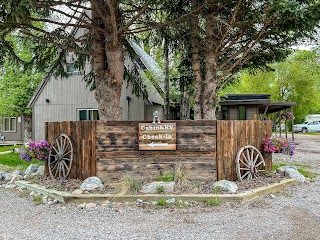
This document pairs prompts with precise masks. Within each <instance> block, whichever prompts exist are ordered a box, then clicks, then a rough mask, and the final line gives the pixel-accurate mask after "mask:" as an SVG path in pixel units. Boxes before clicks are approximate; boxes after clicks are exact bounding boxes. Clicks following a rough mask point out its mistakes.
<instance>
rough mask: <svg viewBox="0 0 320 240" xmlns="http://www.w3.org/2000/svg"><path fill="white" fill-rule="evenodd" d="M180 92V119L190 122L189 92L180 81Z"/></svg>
mask: <svg viewBox="0 0 320 240" xmlns="http://www.w3.org/2000/svg"><path fill="white" fill-rule="evenodd" d="M180 92H181V103H180V119H181V120H190V92H189V89H188V86H187V85H186V83H185V82H184V81H182V80H180Z"/></svg>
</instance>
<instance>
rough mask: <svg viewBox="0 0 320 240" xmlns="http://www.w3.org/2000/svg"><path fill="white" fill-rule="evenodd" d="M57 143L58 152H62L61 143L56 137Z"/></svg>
mask: <svg viewBox="0 0 320 240" xmlns="http://www.w3.org/2000/svg"><path fill="white" fill-rule="evenodd" d="M56 144H57V147H58V153H61V147H60V144H59V139H56Z"/></svg>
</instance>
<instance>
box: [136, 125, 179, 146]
mask: <svg viewBox="0 0 320 240" xmlns="http://www.w3.org/2000/svg"><path fill="white" fill-rule="evenodd" d="M176 149H177V147H176V123H139V150H155V151H157V150H176Z"/></svg>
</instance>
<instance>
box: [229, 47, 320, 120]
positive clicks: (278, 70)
mask: <svg viewBox="0 0 320 240" xmlns="http://www.w3.org/2000/svg"><path fill="white" fill-rule="evenodd" d="M269 68H270V69H272V70H271V71H263V70H257V71H255V72H249V71H248V70H245V71H242V72H241V73H240V75H239V77H238V79H237V80H236V81H235V83H233V84H230V85H228V86H227V88H226V89H225V90H224V91H223V94H225V93H268V94H271V99H272V100H273V101H280V102H281V101H289V102H296V103H297V106H296V107H295V109H294V116H295V122H301V121H303V120H304V118H305V116H306V115H308V114H315V113H320V52H319V51H317V50H313V51H296V52H294V53H293V54H291V55H290V56H289V57H288V58H287V59H286V61H284V62H278V63H274V64H270V65H269Z"/></svg>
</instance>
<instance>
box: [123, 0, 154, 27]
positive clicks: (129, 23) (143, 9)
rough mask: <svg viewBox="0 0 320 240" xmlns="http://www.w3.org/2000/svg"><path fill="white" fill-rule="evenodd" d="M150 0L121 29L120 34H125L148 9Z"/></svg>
mask: <svg viewBox="0 0 320 240" xmlns="http://www.w3.org/2000/svg"><path fill="white" fill-rule="evenodd" d="M150 2H151V1H150V0H149V1H148V2H147V3H146V4H145V5H144V6H143V7H142V8H141V9H140V10H139V12H138V13H137V14H136V15H135V16H134V17H133V18H132V19H131V20H130V21H129V22H128V23H127V24H126V25H125V26H124V27H123V28H122V29H120V31H119V32H120V33H123V32H125V31H126V30H127V29H128V28H129V27H130V26H131V25H132V24H133V23H134V22H135V21H136V20H137V19H138V18H139V17H140V16H141V15H142V14H143V13H144V12H145V11H146V10H147V9H148V7H149V4H150Z"/></svg>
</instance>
